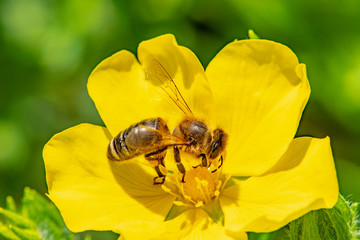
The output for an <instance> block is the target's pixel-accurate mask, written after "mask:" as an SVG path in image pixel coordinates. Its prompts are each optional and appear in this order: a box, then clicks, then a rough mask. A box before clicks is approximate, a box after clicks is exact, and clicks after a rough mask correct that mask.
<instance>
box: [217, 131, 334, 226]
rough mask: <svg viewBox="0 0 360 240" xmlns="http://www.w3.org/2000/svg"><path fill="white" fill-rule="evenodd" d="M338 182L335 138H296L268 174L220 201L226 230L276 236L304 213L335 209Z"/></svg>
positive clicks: (234, 189)
mask: <svg viewBox="0 0 360 240" xmlns="http://www.w3.org/2000/svg"><path fill="white" fill-rule="evenodd" d="M338 192H339V189H338V183H337V178H336V172H335V166H334V161H333V157H332V153H331V148H330V141H329V138H325V139H315V138H310V137H301V138H296V139H294V140H293V141H292V143H291V144H290V146H289V148H288V150H287V151H286V153H285V154H284V156H283V157H282V158H281V159H280V161H279V162H278V164H277V165H276V166H274V167H273V168H272V169H271V171H269V172H268V173H267V174H265V175H263V176H259V177H251V178H248V179H247V180H244V181H240V182H239V183H238V184H237V185H233V186H231V187H229V188H226V189H225V190H224V192H223V195H221V198H220V202H221V206H222V208H223V211H224V215H225V227H226V228H228V229H230V230H233V231H239V230H241V231H253V232H268V231H274V230H276V229H278V228H280V227H282V226H284V225H286V224H287V223H289V222H290V221H292V220H294V219H296V218H298V217H300V216H302V215H303V214H305V213H307V212H309V211H311V210H315V209H320V208H331V207H333V206H334V205H335V203H336V201H337V198H338Z"/></svg>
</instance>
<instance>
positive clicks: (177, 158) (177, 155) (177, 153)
mask: <svg viewBox="0 0 360 240" xmlns="http://www.w3.org/2000/svg"><path fill="white" fill-rule="evenodd" d="M174 158H175V162H176V166H177V168H178V170H179V172H180V173H181V174H182V178H181V182H183V183H184V182H185V180H184V179H185V167H184V165H183V164H182V163H181V158H180V151H179V148H178V146H174Z"/></svg>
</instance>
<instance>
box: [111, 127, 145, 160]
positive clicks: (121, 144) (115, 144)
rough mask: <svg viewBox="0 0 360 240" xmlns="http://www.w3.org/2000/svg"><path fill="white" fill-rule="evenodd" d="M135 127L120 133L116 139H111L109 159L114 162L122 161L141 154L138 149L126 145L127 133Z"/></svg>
mask: <svg viewBox="0 0 360 240" xmlns="http://www.w3.org/2000/svg"><path fill="white" fill-rule="evenodd" d="M132 127H133V126H131V127H129V128H128V129H125V130H124V131H122V132H120V133H119V134H118V135H117V136H116V137H114V138H113V139H111V141H110V143H109V146H108V153H107V155H108V158H109V159H110V160H113V161H122V160H127V159H130V158H133V157H135V156H138V155H140V154H141V152H140V151H138V150H136V149H131V148H129V147H128V146H127V145H126V142H125V139H126V135H127V132H128V131H129V130H131V128H132Z"/></svg>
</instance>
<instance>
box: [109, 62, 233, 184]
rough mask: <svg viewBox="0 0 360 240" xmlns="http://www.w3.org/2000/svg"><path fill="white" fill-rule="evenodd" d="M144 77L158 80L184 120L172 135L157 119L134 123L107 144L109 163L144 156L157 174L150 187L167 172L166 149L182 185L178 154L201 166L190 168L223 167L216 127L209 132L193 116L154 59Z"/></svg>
mask: <svg viewBox="0 0 360 240" xmlns="http://www.w3.org/2000/svg"><path fill="white" fill-rule="evenodd" d="M146 74H147V78H148V80H150V81H152V80H155V81H159V83H160V84H161V85H160V86H161V88H162V89H163V90H164V91H165V93H166V94H167V95H168V96H169V97H170V99H171V100H172V101H173V102H174V103H175V104H176V106H177V107H178V109H179V110H181V111H182V112H183V113H184V114H185V116H184V120H183V121H181V122H180V124H179V125H178V126H177V127H176V128H175V129H174V131H173V133H172V134H171V133H170V131H169V128H168V126H167V124H166V122H165V120H164V119H162V118H160V117H157V118H150V119H146V120H142V121H140V122H138V123H135V124H133V125H131V126H129V127H128V128H127V129H125V130H123V131H121V132H120V133H119V134H118V135H117V136H116V137H114V138H113V139H112V140H111V141H110V143H109V146H108V151H107V156H108V158H109V159H110V160H112V161H125V160H128V159H131V158H134V157H136V156H139V155H142V154H144V157H145V159H146V160H148V161H149V162H150V164H151V165H153V167H154V168H155V170H156V173H157V175H158V176H156V177H155V178H154V184H163V183H164V181H165V178H166V175H167V169H166V167H165V162H164V159H165V156H166V152H167V149H168V147H173V152H174V160H175V163H176V166H177V169H178V171H179V172H180V173H181V174H182V182H184V177H185V174H186V170H185V167H184V165H183V163H182V162H181V156H180V151H183V152H187V153H190V154H192V155H194V156H195V157H196V158H199V159H200V162H201V163H200V164H199V165H198V166H194V167H199V166H200V167H206V168H209V167H210V165H211V164H212V163H213V162H214V161H215V160H216V159H218V161H219V163H218V164H216V166H215V167H216V168H215V170H213V171H212V172H214V171H216V170H217V169H218V168H220V167H221V166H222V164H223V157H222V156H221V153H222V152H223V151H224V149H225V146H226V142H227V134H226V133H225V132H224V131H223V130H222V129H220V128H217V129H215V130H213V131H212V132H211V131H210V129H209V128H208V126H207V125H206V124H205V123H204V122H203V121H201V120H199V119H197V118H195V117H194V115H193V113H192V111H191V109H190V107H189V106H188V104H187V103H186V101H185V100H184V98H183V96H182V95H181V93H180V91H179V90H178V88H177V86H176V84H175V82H174V80H173V79H172V78H171V76H170V75H169V73H168V72H167V71H166V70H165V68H164V67H163V66H162V65H161V64H160V63H159V62H158V61H157V60H155V59H152V61H151V63H150V65H149V67H148V68H147V69H146ZM219 156H220V157H219Z"/></svg>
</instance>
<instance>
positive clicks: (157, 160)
mask: <svg viewBox="0 0 360 240" xmlns="http://www.w3.org/2000/svg"><path fill="white" fill-rule="evenodd" d="M166 149H167V147H165V148H161V149H157V150H156V151H154V152H150V153H147V154H145V159H146V160H148V161H149V162H150V164H151V165H153V166H154V168H155V171H156V173H157V174H158V176H157V177H155V178H154V184H163V183H164V182H165V178H166V175H167V169H166V167H165V162H164V159H165V156H166Z"/></svg>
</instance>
